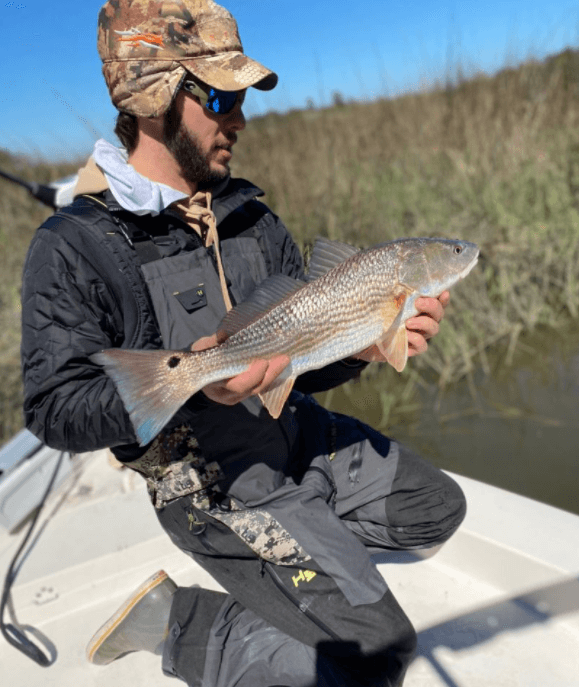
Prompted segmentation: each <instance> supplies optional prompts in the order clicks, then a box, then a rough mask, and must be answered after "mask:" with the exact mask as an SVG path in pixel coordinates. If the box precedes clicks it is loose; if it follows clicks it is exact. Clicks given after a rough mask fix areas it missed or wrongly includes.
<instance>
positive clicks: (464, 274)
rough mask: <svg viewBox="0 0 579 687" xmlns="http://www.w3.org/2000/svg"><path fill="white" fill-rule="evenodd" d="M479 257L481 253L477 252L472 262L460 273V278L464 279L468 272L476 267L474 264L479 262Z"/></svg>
mask: <svg viewBox="0 0 579 687" xmlns="http://www.w3.org/2000/svg"><path fill="white" fill-rule="evenodd" d="M478 259H479V253H477V254H476V257H474V258H473V260H472V262H470V263H469V264H468V265H467V266H466V267H465V268H464V269H463V271H462V272H460V273H459V275H458V278H459V279H464V278H465V277H466V276H467V274H469V272H470V271H471V270H472V269H473V268H474V266H475V265H476V264H477V262H478Z"/></svg>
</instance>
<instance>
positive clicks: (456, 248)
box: [453, 246, 462, 255]
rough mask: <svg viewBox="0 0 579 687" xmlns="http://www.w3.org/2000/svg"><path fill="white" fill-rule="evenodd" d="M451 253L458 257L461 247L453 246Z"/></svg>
mask: <svg viewBox="0 0 579 687" xmlns="http://www.w3.org/2000/svg"><path fill="white" fill-rule="evenodd" d="M453 253H454V254H455V255H460V254H461V253H462V246H455V247H454V248H453Z"/></svg>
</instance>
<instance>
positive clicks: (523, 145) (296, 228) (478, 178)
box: [0, 51, 579, 441]
mask: <svg viewBox="0 0 579 687" xmlns="http://www.w3.org/2000/svg"><path fill="white" fill-rule="evenodd" d="M578 67H579V58H578V56H577V54H576V53H574V52H572V51H567V52H565V53H562V54H560V55H557V56H555V57H553V58H551V59H549V60H546V61H544V62H542V63H536V62H529V63H527V64H525V65H523V66H521V67H519V68H517V69H508V70H504V71H503V72H501V73H499V74H498V75H496V76H494V77H489V76H484V75H480V76H476V77H474V78H471V79H469V80H464V81H461V80H457V81H456V82H455V83H454V84H450V85H447V86H441V87H438V88H433V89H432V90H431V91H430V92H423V93H418V94H412V95H405V96H403V97H399V98H396V99H393V100H377V101H375V102H367V103H357V102H350V103H348V102H344V101H343V99H341V100H340V102H339V104H338V105H337V106H335V107H332V108H328V109H322V110H315V109H308V110H304V111H295V112H290V113H288V114H286V115H283V116H282V115H278V114H270V115H267V116H264V117H261V118H256V119H253V120H252V121H250V122H249V125H248V127H247V130H246V131H245V132H243V134H242V135H241V138H240V143H239V144H238V146H237V149H236V156H235V158H234V161H235V164H234V168H233V172H234V174H235V175H238V176H242V177H245V178H248V179H251V180H252V181H253V182H254V183H256V184H258V185H259V186H261V187H262V188H263V189H264V190H265V191H266V199H265V200H266V202H267V203H268V204H269V205H270V207H272V208H273V209H274V211H275V212H277V213H278V214H279V215H280V217H282V219H283V220H284V222H285V223H286V224H287V226H288V227H289V229H290V231H291V232H292V234H293V235H294V237H295V238H296V239H297V240H298V242H299V243H300V245H301V246H302V247H304V248H305V247H307V246H308V245H309V244H311V243H312V242H313V241H314V239H315V237H316V236H327V237H330V238H333V239H338V240H342V241H347V242H349V243H353V244H356V245H359V246H369V245H372V244H375V243H379V242H381V241H385V240H389V239H394V238H399V237H403V236H446V237H452V238H462V239H466V240H471V241H474V242H476V243H478V244H479V246H480V247H481V259H480V261H479V266H478V267H477V268H476V269H475V270H474V271H473V272H472V273H471V274H470V275H469V276H468V278H467V279H466V280H465V281H464V282H462V283H460V284H459V285H457V286H456V287H455V288H454V289H453V294H452V300H451V306H450V308H449V310H448V314H447V317H446V318H445V322H444V325H443V327H442V329H441V332H440V334H439V335H438V336H437V337H436V339H435V340H434V342H433V343H432V345H431V346H430V349H429V351H428V352H427V354H425V355H424V356H421V357H420V358H417V359H416V360H415V361H414V362H413V364H412V372H410V373H406V372H405V373H404V375H403V376H402V377H400V376H398V375H397V374H396V373H395V372H394V371H393V370H389V369H379V368H378V366H371V367H370V369H368V370H367V371H366V372H365V374H364V383H365V384H368V385H369V386H371V387H372V389H373V391H372V398H371V399H369V400H368V402H372V403H376V399H378V401H379V403H380V404H381V406H382V411H383V412H382V419H381V420H380V422H379V424H380V426H381V428H385V426H386V425H387V424H388V423H389V422H392V421H393V419H396V418H398V417H400V413H407V414H411V413H412V412H413V410H412V409H413V408H415V406H416V393H415V392H416V389H417V388H419V386H420V385H423V386H431V385H432V384H435V385H438V386H439V387H440V388H443V387H444V386H445V385H448V384H450V383H452V382H453V381H455V380H456V379H458V378H459V377H463V376H465V375H466V376H467V378H471V379H472V378H473V377H472V375H473V371H474V370H475V368H477V367H479V366H482V368H483V369H487V370H488V369H489V367H488V360H487V355H488V351H489V350H490V349H491V348H493V347H497V346H500V347H501V350H502V351H504V358H505V361H506V362H507V363H508V362H509V360H510V359H512V356H513V353H514V351H515V350H516V348H517V346H518V345H519V344H518V342H519V340H520V335H521V334H522V333H524V332H528V331H530V330H533V329H535V328H537V327H560V326H561V325H563V324H565V323H568V322H569V321H570V320H573V319H576V318H577V317H578V314H579V268H578V265H579V126H578V124H579V88H578V84H579V81H578V79H579V76H578V75H579V69H578ZM0 162H2V164H11V165H15V166H16V167H18V169H16V170H14V168H13V171H17V172H18V173H22V174H23V175H24V176H27V177H28V178H33V179H35V180H37V181H48V180H49V179H54V178H58V177H59V176H63V175H65V174H67V173H69V172H70V171H71V167H70V166H68V167H63V166H60V167H59V168H57V167H54V166H50V165H46V164H40V165H39V164H36V165H28V166H23V162H22V161H15V160H13V159H12V158H8V157H5V158H4V160H3V161H2V160H1V159H0ZM9 171H10V170H9ZM47 214H48V213H47V211H45V210H43V209H42V207H41V206H39V205H38V204H37V203H35V201H33V200H31V199H29V198H28V196H27V195H26V192H25V191H24V190H21V189H17V188H13V187H11V186H10V185H8V183H7V182H3V181H2V180H0V243H1V246H2V263H1V267H2V273H1V277H0V299H1V309H0V327H1V337H2V338H1V339H0V342H1V343H2V346H1V350H2V354H1V359H0V367H1V372H2V374H3V380H4V384H3V385H2V389H1V390H0V408H1V411H0V412H1V418H0V441H2V440H4V439H7V438H9V437H10V435H11V434H12V433H13V432H14V431H16V429H18V428H19V427H20V424H21V420H20V402H21V396H20V387H19V381H18V380H19V365H18V339H19V332H18V324H17V323H18V292H19V285H20V270H21V265H22V261H23V258H24V255H25V251H26V247H27V245H28V243H29V241H30V239H31V237H32V234H33V232H34V230H35V228H36V227H37V226H38V225H39V224H40V223H41V221H42V219H43V218H44V217H45V216H46V215H47ZM353 388H354V387H353ZM346 393H349V392H348V391H346ZM353 395H356V394H355V393H353ZM358 395H359V394H358Z"/></svg>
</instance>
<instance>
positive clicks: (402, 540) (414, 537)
mask: <svg viewBox="0 0 579 687" xmlns="http://www.w3.org/2000/svg"><path fill="white" fill-rule="evenodd" d="M433 470H436V473H435V474H433V475H432V478H431V479H430V480H428V481H427V482H425V483H424V484H422V485H421V486H419V487H418V488H417V489H415V490H414V491H412V492H404V491H399V492H396V493H393V494H392V495H391V496H389V497H388V498H387V499H386V516H387V520H388V535H389V537H390V539H391V540H392V541H393V542H394V544H395V545H396V546H399V547H400V548H403V549H412V548H428V547H431V546H436V545H437V544H442V543H443V542H445V541H447V539H450V537H451V536H452V535H453V534H454V533H455V532H456V530H457V529H458V528H459V526H460V524H461V523H462V521H463V520H464V517H465V515H466V498H465V496H464V493H463V491H462V489H461V488H460V487H459V485H458V484H457V483H456V482H455V481H454V480H453V479H452V478H451V477H449V476H448V475H447V474H445V473H444V472H441V471H440V470H437V469H436V468H433Z"/></svg>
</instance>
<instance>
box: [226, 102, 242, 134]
mask: <svg viewBox="0 0 579 687" xmlns="http://www.w3.org/2000/svg"><path fill="white" fill-rule="evenodd" d="M245 126H246V120H245V115H244V114H243V110H242V109H241V106H240V105H236V106H235V107H234V108H233V110H232V111H231V112H230V114H229V115H228V116H227V128H228V129H229V130H230V131H243V129H245Z"/></svg>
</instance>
